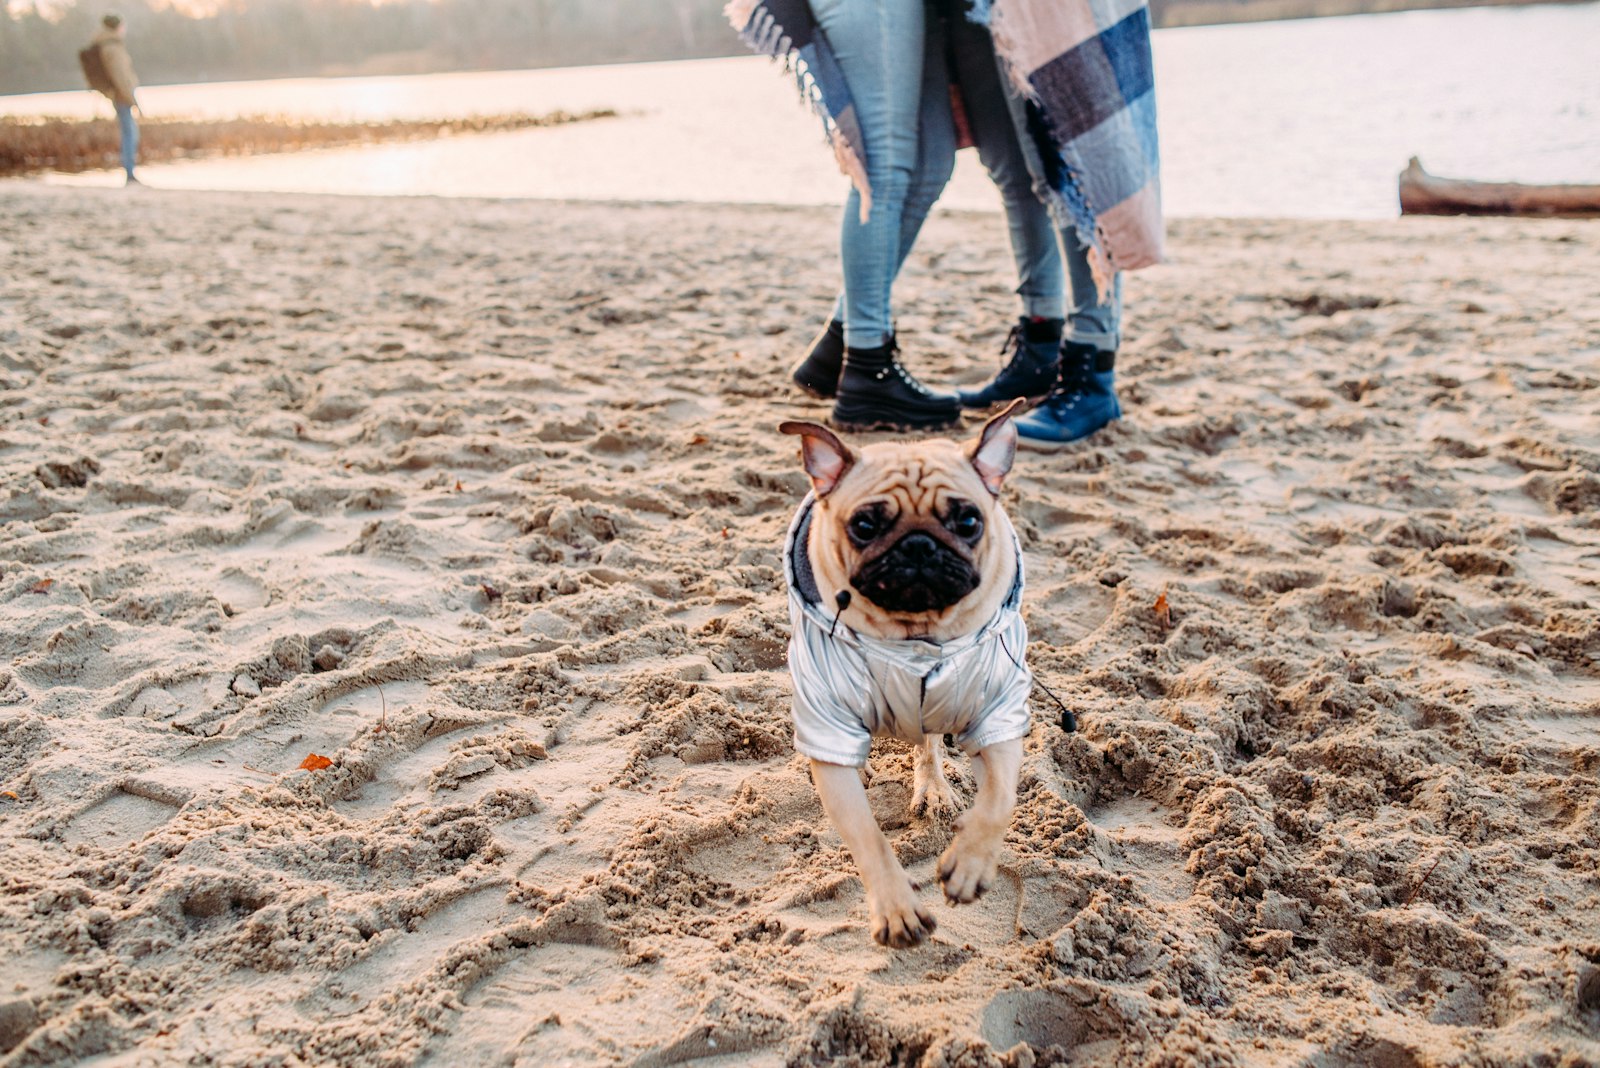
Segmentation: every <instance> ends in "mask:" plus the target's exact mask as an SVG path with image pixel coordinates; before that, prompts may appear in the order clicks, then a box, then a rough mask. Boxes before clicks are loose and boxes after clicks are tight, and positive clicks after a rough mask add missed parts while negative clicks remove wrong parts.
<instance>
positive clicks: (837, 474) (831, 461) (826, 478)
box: [778, 419, 856, 497]
mask: <svg viewBox="0 0 1600 1068" xmlns="http://www.w3.org/2000/svg"><path fill="white" fill-rule="evenodd" d="M778 429H779V430H781V431H783V433H785V434H798V435H799V436H800V453H801V459H802V466H804V467H805V469H806V474H807V475H809V476H811V488H812V489H813V490H815V491H816V494H817V496H818V497H826V496H827V495H828V494H830V493H832V492H833V487H835V486H837V485H838V484H839V480H840V479H841V478H843V477H844V476H845V472H846V471H849V470H850V467H851V465H853V464H854V463H855V462H856V457H855V454H854V453H852V452H851V451H850V450H849V449H848V448H846V447H845V444H844V442H842V441H840V440H839V439H838V437H837V436H836V435H835V434H834V432H833V431H831V430H829V429H828V428H827V427H825V426H818V425H817V424H816V423H797V422H795V421H794V420H792V419H791V420H789V421H788V422H784V423H779V424H778Z"/></svg>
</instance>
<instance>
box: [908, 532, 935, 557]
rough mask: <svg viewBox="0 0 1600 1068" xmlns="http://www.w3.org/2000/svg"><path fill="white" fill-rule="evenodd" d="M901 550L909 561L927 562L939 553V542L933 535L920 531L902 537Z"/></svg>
mask: <svg viewBox="0 0 1600 1068" xmlns="http://www.w3.org/2000/svg"><path fill="white" fill-rule="evenodd" d="M900 551H901V553H903V554H904V555H905V558H906V561H907V562H908V563H912V564H921V563H926V562H927V561H929V560H932V559H933V558H934V556H935V555H937V554H938V552H939V543H938V542H936V541H934V540H933V537H932V536H931V535H928V534H923V533H921V532H920V531H919V532H918V533H916V534H907V535H906V536H905V537H904V538H901V539H900Z"/></svg>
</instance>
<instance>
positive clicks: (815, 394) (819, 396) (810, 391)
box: [789, 376, 838, 401]
mask: <svg viewBox="0 0 1600 1068" xmlns="http://www.w3.org/2000/svg"><path fill="white" fill-rule="evenodd" d="M789 381H791V382H793V383H794V388H795V389H798V390H799V391H800V392H801V393H804V394H805V395H806V396H808V397H810V398H812V399H813V400H820V401H831V400H833V398H834V397H836V396H838V394H837V393H828V392H826V391H824V390H821V389H818V388H816V387H815V386H808V385H806V384H805V383H804V382H802V381H800V380H799V379H798V378H795V377H793V376H790V378H789Z"/></svg>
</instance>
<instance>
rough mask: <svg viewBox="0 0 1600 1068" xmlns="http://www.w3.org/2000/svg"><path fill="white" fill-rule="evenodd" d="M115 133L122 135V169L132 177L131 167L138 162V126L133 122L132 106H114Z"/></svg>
mask: <svg viewBox="0 0 1600 1068" xmlns="http://www.w3.org/2000/svg"><path fill="white" fill-rule="evenodd" d="M114 106H115V107H116V109H117V131H118V132H119V133H120V134H121V135H122V137H121V142H122V169H123V170H125V171H127V172H128V177H129V178H132V177H133V165H134V164H135V163H137V162H138V161H139V124H138V123H136V122H134V121H133V105H132V104H116V105H114Z"/></svg>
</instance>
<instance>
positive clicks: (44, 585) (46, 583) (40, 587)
mask: <svg viewBox="0 0 1600 1068" xmlns="http://www.w3.org/2000/svg"><path fill="white" fill-rule="evenodd" d="M55 584H56V580H55V579H40V580H39V581H38V582H35V583H34V584H33V585H32V586H30V587H29V588H28V592H29V593H49V592H50V587H51V586H54V585H55Z"/></svg>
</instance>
